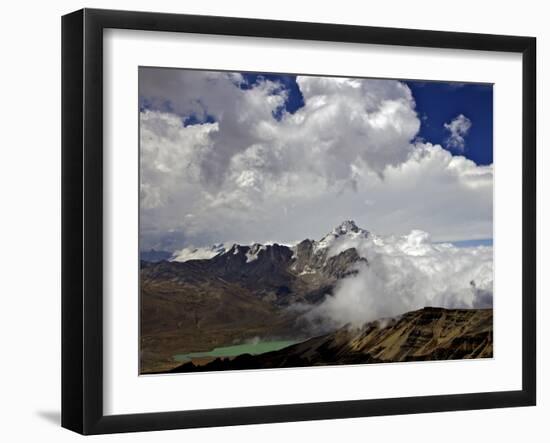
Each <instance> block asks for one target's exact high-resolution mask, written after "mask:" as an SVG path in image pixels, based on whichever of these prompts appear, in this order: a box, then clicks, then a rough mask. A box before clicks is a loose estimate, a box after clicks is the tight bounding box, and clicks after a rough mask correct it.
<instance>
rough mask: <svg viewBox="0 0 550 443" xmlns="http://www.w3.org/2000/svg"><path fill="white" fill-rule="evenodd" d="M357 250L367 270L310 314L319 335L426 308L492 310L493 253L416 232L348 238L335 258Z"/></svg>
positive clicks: (336, 248)
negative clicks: (437, 241) (441, 242)
mask: <svg viewBox="0 0 550 443" xmlns="http://www.w3.org/2000/svg"><path fill="white" fill-rule="evenodd" d="M350 247H354V248H356V249H357V251H358V252H359V254H360V255H361V256H362V257H365V258H366V259H367V260H368V265H367V264H365V263H359V264H358V265H357V266H356V270H357V271H358V272H357V273H356V274H355V275H351V276H349V277H346V278H344V279H343V280H341V281H340V282H339V283H338V284H337V286H336V288H335V291H334V295H332V296H331V295H329V296H327V297H326V299H325V301H324V302H323V303H321V304H320V305H318V306H316V307H315V308H313V310H311V311H309V312H308V313H307V314H306V318H307V319H308V320H309V321H310V322H311V324H312V325H315V326H316V327H317V328H319V329H320V330H325V329H327V330H332V329H334V328H336V327H341V326H344V325H352V326H355V327H359V326H361V325H362V324H364V323H365V322H368V321H374V320H377V319H380V318H390V317H396V316H398V315H401V314H403V313H405V312H409V311H412V310H416V309H420V308H423V307H425V306H438V307H446V308H491V307H492V304H493V248H492V247H490V246H478V247H470V248H458V247H455V246H453V245H452V244H449V243H446V244H434V243H433V242H432V241H431V239H430V237H429V235H428V234H427V233H425V232H422V231H417V230H413V231H411V232H410V233H409V234H407V235H403V236H388V237H380V236H375V235H370V236H369V237H368V238H366V239H365V238H363V237H356V238H353V239H349V238H347V239H343V240H341V241H338V242H336V243H335V244H333V245H332V247H331V251H330V254H332V255H335V254H338V253H339V252H341V251H344V250H346V249H348V248H350Z"/></svg>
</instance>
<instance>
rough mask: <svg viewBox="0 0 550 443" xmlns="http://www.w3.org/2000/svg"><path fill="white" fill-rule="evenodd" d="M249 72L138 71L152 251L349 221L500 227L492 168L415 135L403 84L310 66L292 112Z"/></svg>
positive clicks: (404, 226)
mask: <svg viewBox="0 0 550 443" xmlns="http://www.w3.org/2000/svg"><path fill="white" fill-rule="evenodd" d="M245 83H246V80H245V78H243V76H242V75H240V74H231V73H214V72H205V71H185V70H175V69H152V68H147V69H141V70H140V102H141V105H142V111H141V112H140V129H141V130H140V148H141V149H140V153H141V154H140V155H141V192H140V202H141V211H140V217H141V220H140V221H141V247H142V249H148V248H152V247H154V248H156V249H168V250H171V251H173V250H175V249H181V248H183V247H186V246H189V245H194V246H197V247H198V246H207V245H212V244H214V243H220V242H238V243H244V244H250V243H253V242H260V243H262V242H266V241H278V242H281V243H292V242H294V241H298V240H302V239H304V238H319V237H320V236H321V235H322V234H324V233H325V232H326V231H327V228H329V227H330V226H334V225H336V224H337V223H339V222H340V221H341V220H342V219H344V218H353V219H355V220H356V221H357V222H358V224H359V225H362V226H365V227H367V228H369V229H372V230H373V231H374V232H379V233H382V234H392V233H393V234H398V235H403V234H406V233H408V232H409V231H410V230H411V229H412V228H415V229H421V230H423V231H427V232H430V233H431V235H432V236H433V238H434V240H466V239H477V238H490V237H492V189H493V167H492V165H490V166H477V165H476V164H475V163H473V162H472V161H470V160H468V159H466V158H465V157H462V156H453V155H452V154H451V153H450V152H449V151H447V150H445V149H443V148H442V147H441V146H439V145H432V144H430V143H427V142H420V141H417V140H416V136H417V134H418V131H419V128H420V120H419V117H418V115H417V113H416V111H415V102H414V97H413V96H412V94H411V91H410V90H409V88H408V87H407V86H406V85H405V84H404V83H401V82H399V81H394V80H371V79H346V78H323V77H308V76H305V77H298V78H297V84H298V86H299V88H300V91H301V93H302V95H303V98H304V106H303V107H301V108H299V109H298V110H297V111H296V112H294V113H292V114H291V113H289V112H287V111H286V110H285V108H284V105H285V101H286V100H287V99H288V91H287V90H286V89H285V87H284V85H282V84H279V83H277V82H274V81H269V80H262V81H259V82H257V83H255V84H253V85H246V87H244V88H243V86H244V85H245ZM275 116H278V117H277V118H276V117H275ZM191 117H192V118H191ZM459 117H460V116H459ZM464 118H465V117H464ZM190 119H191V120H193V121H194V122H196V123H197V124H193V125H188V124H187V125H186V122H189V121H190ZM453 124H454V121H453V122H451V123H450V124H449V128H450V129H449V131H451V136H452V134H453V130H454V131H455V133H456V134H457V137H462V138H463V137H464V135H465V134H466V133H467V130H466V132H464V129H460V128H459V126H460V125H459V126H457V125H456V124H455V125H454V126H453ZM453 128H455V129H453Z"/></svg>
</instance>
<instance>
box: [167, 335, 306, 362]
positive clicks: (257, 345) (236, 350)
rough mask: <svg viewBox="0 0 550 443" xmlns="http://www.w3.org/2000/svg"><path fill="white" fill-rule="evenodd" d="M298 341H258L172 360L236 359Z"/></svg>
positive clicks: (177, 356) (178, 356) (194, 353)
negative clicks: (238, 356) (243, 355)
mask: <svg viewBox="0 0 550 443" xmlns="http://www.w3.org/2000/svg"><path fill="white" fill-rule="evenodd" d="M296 343H299V342H298V341H289V340H274V341H259V342H253V343H244V344H241V345H232V346H223V347H220V348H214V349H212V350H211V351H207V352H191V353H189V354H176V355H174V360H175V361H179V362H186V361H190V360H192V359H193V358H201V357H214V358H216V357H236V356H237V355H241V354H251V355H258V354H263V353H265V352H271V351H278V350H279V349H283V348H286V347H287V346H292V345H294V344H296Z"/></svg>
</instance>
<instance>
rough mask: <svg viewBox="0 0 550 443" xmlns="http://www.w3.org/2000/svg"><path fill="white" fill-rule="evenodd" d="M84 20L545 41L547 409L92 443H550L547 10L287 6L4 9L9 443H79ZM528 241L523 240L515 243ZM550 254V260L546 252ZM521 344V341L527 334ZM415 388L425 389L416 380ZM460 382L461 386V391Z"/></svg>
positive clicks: (491, 5) (0, 392) (3, 260)
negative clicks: (148, 18) (66, 73)
mask: <svg viewBox="0 0 550 443" xmlns="http://www.w3.org/2000/svg"><path fill="white" fill-rule="evenodd" d="M83 6H87V7H97V8H115V9H138V10H155V11H165V12H176V13H192V14H211V15H229V16H231V15H232V16H242V17H258V18H275V19H283V20H301V21H319V22H333V23H350V24H357V25H375V26H391V27H409V28H419V29H438V30H449V31H470V32H484V33H499V34H518V35H532V36H536V37H537V38H538V73H537V75H538V126H539V135H538V147H539V199H538V200H539V220H538V221H539V266H538V270H539V276H540V278H539V282H538V283H539V291H538V294H539V304H538V309H539V315H538V318H539V322H538V325H539V326H538V332H539V342H538V350H539V359H538V363H539V364H538V371H539V380H538V382H539V388H538V403H539V405H538V406H537V407H533V408H518V409H500V410H494V411H470V412H458V413H456V412H453V413H439V414H424V415H411V416H394V417H378V418H364V419H353V420H333V421H320V422H306V423H290V424H289V423H286V424H277V425H260V426H244V427H234V428H219V429H198V430H187V431H164V432H156V433H142V434H127V435H115V436H102V437H96V438H94V441H108V440H109V441H113V440H116V441H118V440H120V441H132V442H134V441H136V442H146V441H154V442H164V441H182V440H188V441H191V440H200V441H207V442H208V441H217V440H218V439H222V438H223V440H224V441H227V442H231V441H239V442H258V441H262V442H279V441H299V440H305V439H307V440H310V439H311V440H315V441H327V442H329V441H335V440H336V441H338V440H341V439H342V438H348V439H351V438H358V439H361V440H363V441H368V440H380V439H386V440H387V441H398V440H400V439H404V440H406V441H410V442H414V441H422V442H432V441H433V442H436V441H437V442H441V441H445V442H446V443H447V442H448V443H451V442H463V441H464V440H469V441H483V440H487V441H548V439H549V438H550V425H549V424H548V423H549V421H548V417H549V416H550V382H548V380H547V377H546V375H547V374H548V373H549V371H550V361H549V358H550V351H548V344H547V343H548V341H549V340H550V323H548V322H544V319H545V315H544V312H545V311H546V310H547V309H549V306H550V304H549V303H548V302H547V301H546V300H545V297H544V295H545V294H544V293H545V292H547V290H548V287H549V285H550V279H549V277H548V273H546V276H542V275H541V274H543V273H544V268H545V265H547V264H548V260H549V258H548V254H550V244H549V241H550V240H549V238H550V237H549V235H548V233H546V235H544V233H543V232H541V231H542V230H541V229H540V226H543V225H544V224H545V222H549V221H550V218H549V216H550V214H549V213H548V211H549V210H550V202H549V201H548V199H546V201H545V202H543V197H541V196H548V195H550V189H548V186H549V184H548V183H549V180H545V179H544V178H543V177H542V175H543V170H545V171H550V164H548V163H549V161H550V160H549V159H550V156H549V155H544V156H543V155H542V154H543V152H542V151H543V149H542V147H543V142H544V134H543V132H544V129H545V128H544V125H543V124H544V122H545V121H548V120H549V119H550V111H549V110H548V105H549V104H550V95H549V94H550V93H549V92H548V91H550V89H548V88H547V87H546V85H545V84H543V78H544V77H545V76H546V77H548V76H549V75H550V66H549V64H550V59H549V58H548V57H549V56H550V28H548V26H547V17H548V11H545V4H544V2H540V1H535V0H523V1H522V2H517V1H514V2H511V1H501V2H498V3H497V2H480V1H475V0H462V1H461V2H460V3H450V2H441V1H440V0H434V1H432V0H420V1H418V2H410V1H406V0H393V1H385V2H376V3H375V2H358V1H353V0H339V1H338V2H324V3H322V2H320V1H316V2H301V3H299V2H297V1H295V0H294V1H293V0H278V1H276V2H269V3H266V2H259V1H245V0H241V1H234V2H227V1H224V0H209V1H208V2H196V1H195V2H185V3H184V2H178V3H176V2H170V1H167V0H156V1H155V2H147V1H143V0H132V1H130V0H112V1H110V2H108V1H97V0H89V1H88V2H81V1H72V2H71V1H61V0H58V1H52V2H23V1H20V2H13V1H12V2H5V4H3V8H2V19H3V20H2V26H1V27H0V32H1V38H0V45H1V52H0V57H1V60H2V64H1V67H0V79H1V82H0V86H1V88H0V91H1V92H0V100H1V105H0V121H1V122H2V125H1V133H2V138H1V143H0V158H1V161H0V193H1V195H0V203H1V208H2V212H1V217H0V248H1V249H0V269H1V273H0V276H1V277H0V300H1V304H0V306H1V308H0V340H1V346H2V347H1V352H2V354H1V355H2V357H1V361H0V423H1V426H0V437H1V439H2V440H3V441H9V442H18V441H36V440H40V441H56V442H65V441H75V440H80V439H82V438H83V437H80V436H78V435H76V434H74V433H71V432H69V431H66V430H63V429H61V428H60V427H59V414H60V340H61V338H60V281H61V278H60V208H61V204H60V112H61V110H60V95H61V92H60V67H61V65H60V63H61V60H60V24H61V23H60V16H61V15H62V14H65V13H67V12H70V11H73V10H75V9H78V8H81V7H83ZM511 235H519V233H511ZM543 247H545V251H544V252H541V249H542V248H543ZM518 333H519V331H518ZM411 382H414V380H412V381H411ZM450 382H452V381H450Z"/></svg>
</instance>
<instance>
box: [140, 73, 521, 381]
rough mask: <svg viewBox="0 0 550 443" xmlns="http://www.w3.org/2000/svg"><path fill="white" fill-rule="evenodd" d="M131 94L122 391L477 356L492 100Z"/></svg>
mask: <svg viewBox="0 0 550 443" xmlns="http://www.w3.org/2000/svg"><path fill="white" fill-rule="evenodd" d="M138 89H139V91H138V95H139V101H138V102H139V109H138V116H139V117H138V118H139V257H140V260H139V311H140V312H139V329H140V337H139V342H140V345H139V368H140V374H141V375H146V374H174V373H191V372H209V371H227V370H230V371H235V370H249V369H254V370H267V369H282V368H299V367H313V366H328V365H363V364H377V363H402V362H419V361H422V362H425V361H431V362H437V361H443V360H462V359H463V360H471V359H490V358H493V173H494V167H493V84H489V83H469V82H464V83H460V82H456V81H452V82H451V81H445V80H444V79H442V80H441V81H433V80H431V81H425V80H421V79H415V80H407V79H391V78H356V77H337V76H322V75H316V74H309V73H308V74H296V73H267V72H244V71H235V72H229V71H213V70H198V69H182V68H174V67H156V66H139V67H138ZM518 235H519V233H518ZM497 296H498V295H497ZM465 364H467V363H465Z"/></svg>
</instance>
